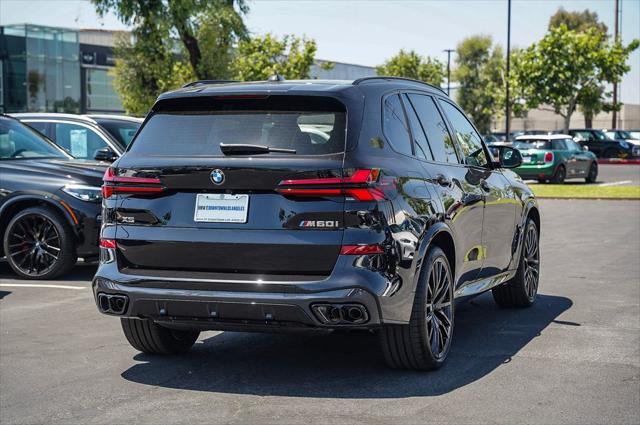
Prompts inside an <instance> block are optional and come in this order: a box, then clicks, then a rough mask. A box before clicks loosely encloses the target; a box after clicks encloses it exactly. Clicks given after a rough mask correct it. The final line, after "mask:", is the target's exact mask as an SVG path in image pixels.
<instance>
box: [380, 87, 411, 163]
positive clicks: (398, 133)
mask: <svg viewBox="0 0 640 425" xmlns="http://www.w3.org/2000/svg"><path fill="white" fill-rule="evenodd" d="M383 130H384V134H385V136H387V139H388V140H389V143H391V146H393V148H394V150H396V151H397V152H399V153H402V154H405V155H411V154H412V153H413V152H411V141H410V140H409V127H408V126H407V120H406V119H405V117H404V111H403V109H402V104H401V103H400V98H399V97H398V95H395V94H394V95H393V96H388V97H387V98H386V99H385V100H384V123H383Z"/></svg>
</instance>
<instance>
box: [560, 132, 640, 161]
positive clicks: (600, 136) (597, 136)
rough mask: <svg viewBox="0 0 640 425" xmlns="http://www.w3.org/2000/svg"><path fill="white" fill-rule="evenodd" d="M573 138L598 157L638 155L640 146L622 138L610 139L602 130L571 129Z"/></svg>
mask: <svg viewBox="0 0 640 425" xmlns="http://www.w3.org/2000/svg"><path fill="white" fill-rule="evenodd" d="M569 134H570V135H571V136H573V140H575V141H576V142H578V143H580V144H581V145H582V146H586V147H587V148H589V150H590V151H591V152H593V153H594V154H596V156H597V157H598V158H625V159H632V158H635V157H638V156H640V148H638V147H637V146H636V145H634V144H633V143H629V142H627V141H626V140H624V139H612V138H610V137H609V136H607V134H606V133H605V132H604V131H602V130H594V129H592V128H583V129H572V130H569Z"/></svg>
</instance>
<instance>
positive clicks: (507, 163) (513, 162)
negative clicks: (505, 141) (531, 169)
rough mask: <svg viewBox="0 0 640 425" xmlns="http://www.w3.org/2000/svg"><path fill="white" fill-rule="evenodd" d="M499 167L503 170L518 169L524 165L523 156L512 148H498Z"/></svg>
mask: <svg viewBox="0 0 640 425" xmlns="http://www.w3.org/2000/svg"><path fill="white" fill-rule="evenodd" d="M497 149H498V155H497V156H498V158H499V159H498V166H499V167H501V168H518V167H519V166H521V165H522V155H521V154H520V151H519V150H518V149H515V148H512V147H511V146H498V147H497Z"/></svg>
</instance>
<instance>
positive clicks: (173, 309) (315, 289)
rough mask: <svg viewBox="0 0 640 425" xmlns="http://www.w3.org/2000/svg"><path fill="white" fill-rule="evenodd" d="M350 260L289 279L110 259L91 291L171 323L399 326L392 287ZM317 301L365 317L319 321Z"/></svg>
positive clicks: (251, 327)
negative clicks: (159, 271) (169, 272)
mask: <svg viewBox="0 0 640 425" xmlns="http://www.w3.org/2000/svg"><path fill="white" fill-rule="evenodd" d="M352 261H353V257H352V258H346V257H345V256H341V257H340V258H339V259H338V264H336V267H335V269H334V273H333V274H332V275H331V276H328V277H326V278H324V279H322V280H300V279H298V280H288V281H274V280H267V279H265V280H264V281H260V280H259V279H257V278H256V279H255V280H234V279H233V278H232V277H226V278H225V279H188V278H172V277H166V276H163V277H158V276H157V275H155V276H141V275H139V274H136V275H132V274H125V273H122V272H121V271H119V270H118V268H117V266H116V263H115V262H113V263H107V264H102V265H101V266H100V268H99V269H98V272H97V274H96V277H94V279H93V292H94V297H95V300H96V303H97V304H98V308H99V310H100V311H101V312H103V313H105V311H104V309H101V308H100V304H99V303H98V295H99V294H107V295H124V296H126V297H127V304H126V307H125V308H124V311H123V312H122V313H121V314H117V316H119V317H138V318H147V319H151V320H153V321H155V322H158V323H161V324H163V325H165V326H169V327H177V328H197V329H200V330H238V331H243V330H244V331H270V332H279V331H286V330H292V331H300V330H307V331H323V330H324V331H329V330H331V329H337V328H341V329H344V328H358V329H367V328H374V327H377V326H379V325H381V324H382V323H396V324H397V323H405V322H404V321H402V320H397V319H394V318H395V317H398V315H399V313H398V311H396V309H397V304H398V303H399V299H396V297H390V298H389V297H388V296H387V295H388V294H389V293H390V292H391V291H389V289H390V288H391V287H392V286H393V285H392V284H391V283H390V282H388V281H387V280H386V278H385V277H384V276H383V275H382V274H380V273H377V272H375V271H373V270H368V269H360V268H356V267H353V266H352V264H351V262H352ZM345 269H346V270H345ZM338 270H341V271H342V273H337V271H338ZM407 289H409V288H407ZM400 292H401V291H400ZM412 293H413V291H411V294H412ZM398 295H401V294H398ZM398 298H402V296H399V297H398ZM317 304H330V305H336V306H345V305H346V306H354V305H355V306H358V307H364V309H365V310H366V316H367V317H366V320H364V321H361V322H358V323H347V322H346V321H344V322H340V323H339V324H336V323H333V324H331V323H326V320H324V321H323V320H322V317H321V316H320V315H319V314H318V313H317V311H315V310H314V309H313V306H314V305H317ZM107 314H109V313H107Z"/></svg>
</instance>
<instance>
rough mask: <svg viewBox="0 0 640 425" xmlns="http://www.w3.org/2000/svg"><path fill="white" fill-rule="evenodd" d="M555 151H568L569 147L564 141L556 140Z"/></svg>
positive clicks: (554, 142) (554, 143)
mask: <svg viewBox="0 0 640 425" xmlns="http://www.w3.org/2000/svg"><path fill="white" fill-rule="evenodd" d="M553 149H555V150H558V151H566V150H568V148H567V146H566V145H565V143H564V140H554V141H553Z"/></svg>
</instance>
